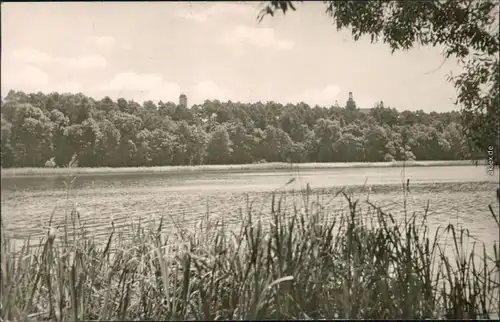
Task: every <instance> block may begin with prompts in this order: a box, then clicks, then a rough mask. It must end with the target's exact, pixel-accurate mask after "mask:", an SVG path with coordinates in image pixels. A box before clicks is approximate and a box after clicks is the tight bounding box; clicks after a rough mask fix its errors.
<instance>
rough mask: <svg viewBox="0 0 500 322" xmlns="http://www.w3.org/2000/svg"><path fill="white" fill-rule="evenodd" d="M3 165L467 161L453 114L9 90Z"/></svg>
mask: <svg viewBox="0 0 500 322" xmlns="http://www.w3.org/2000/svg"><path fill="white" fill-rule="evenodd" d="M1 119H2V124H1V141H2V142H1V165H2V167H3V168H9V167H44V166H45V167H47V166H50V167H62V166H65V165H67V164H68V162H69V161H70V160H71V159H72V157H73V156H76V157H77V159H78V162H79V165H80V166H82V167H139V166H167V165H201V164H248V163H261V162H291V163H302V162H379V161H393V160H397V161H399V160H463V159H473V158H474V155H473V153H472V152H471V149H470V148H469V146H470V144H469V143H470V142H469V141H468V139H467V138H466V136H465V135H464V131H463V129H462V126H461V121H460V113H459V112H458V111H452V112H446V113H437V112H430V113H425V112H423V111H422V110H418V111H416V112H412V111H401V112H400V111H397V110H396V109H395V108H391V107H386V106H384V103H383V102H380V103H378V104H376V106H374V107H373V108H372V109H371V110H368V111H367V112H364V111H362V110H360V109H359V108H358V107H357V106H356V102H355V101H354V100H353V99H349V100H347V101H346V103H345V106H339V104H338V103H335V104H334V105H332V106H328V107H321V106H314V107H311V106H309V105H307V104H306V103H303V102H302V103H298V104H286V105H283V104H279V103H275V102H266V103H263V102H256V103H240V102H231V101H228V102H220V101H218V100H212V101H209V100H206V101H205V102H204V103H203V104H201V105H194V106H192V107H191V108H187V107H186V106H184V105H180V104H176V103H172V102H166V103H164V102H162V101H159V102H158V103H157V104H155V103H153V102H152V101H146V102H144V103H143V104H142V105H141V104H139V103H137V102H134V101H132V100H126V99H124V98H119V99H118V100H116V101H114V100H112V99H111V98H109V97H105V98H103V99H101V100H96V99H93V98H91V97H88V96H85V95H83V94H81V93H78V94H68V93H64V94H60V93H50V94H44V93H41V92H38V93H31V94H27V93H24V92H21V91H14V90H11V91H10V92H9V93H8V94H7V96H6V97H5V98H4V100H3V101H2V104H1Z"/></svg>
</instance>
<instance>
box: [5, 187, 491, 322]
mask: <svg viewBox="0 0 500 322" xmlns="http://www.w3.org/2000/svg"><path fill="white" fill-rule="evenodd" d="M343 198H346V200H347V201H348V203H349V211H346V212H344V213H342V212H341V213H338V214H331V213H327V212H326V211H325V210H323V209H322V208H321V205H319V204H318V203H317V202H316V201H314V200H309V191H304V192H303V203H301V204H297V205H296V207H295V208H294V211H292V212H290V213H287V212H286V211H285V210H283V209H284V207H283V206H282V205H283V203H284V202H286V200H283V199H281V198H274V197H273V199H272V202H271V204H270V205H269V206H270V207H271V215H270V216H265V217H264V216H260V215H259V214H258V213H256V212H255V211H254V210H252V207H251V206H250V205H248V206H247V208H246V209H245V210H244V211H243V210H242V211H241V212H240V213H239V214H235V216H234V217H235V218H232V219H237V218H240V220H239V221H238V222H236V223H232V224H229V223H227V222H224V221H223V220H220V219H211V218H210V216H209V215H208V214H207V217H206V218H205V219H204V220H203V221H202V222H201V223H199V225H198V227H196V229H193V230H187V229H181V228H178V229H177V230H176V231H175V232H169V233H168V234H166V233H165V231H162V225H163V219H162V221H160V222H157V223H151V224H150V225H140V224H133V223H131V226H130V229H131V231H133V232H134V234H133V237H132V238H131V239H127V240H124V239H121V238H119V235H118V234H117V233H116V232H115V231H114V229H113V232H111V233H110V235H109V239H108V240H107V242H100V241H98V240H95V239H93V238H92V237H91V235H90V234H89V233H88V232H87V231H86V229H85V227H84V226H83V225H82V224H81V223H80V221H79V216H78V213H77V212H76V211H71V213H68V216H67V220H68V222H67V224H66V225H64V228H63V229H61V231H60V232H57V231H56V229H55V228H48V232H47V235H46V237H45V238H44V239H43V240H42V241H41V242H40V243H39V244H38V245H35V246H34V247H28V246H29V241H28V242H27V243H26V245H25V246H24V247H23V248H22V250H21V251H20V252H17V253H16V252H14V251H13V248H12V247H11V244H10V243H9V240H7V239H2V243H1V247H2V258H1V259H2V261H1V273H2V278H1V283H0V291H1V294H0V295H1V307H0V317H1V319H2V320H3V321H16V320H47V319H48V320H55V321H84V320H87V321H88V320H121V321H123V320H139V319H140V320H174V319H175V320H187V319H189V320H193V319H195V320H228V319H231V320H255V319H322V318H366V319H368V318H378V319H391V318H403V319H429V318H449V319H462V318H471V319H479V318H488V317H492V314H495V315H496V316H498V315H497V314H498V313H499V311H500V298H499V276H500V275H499V272H500V251H499V249H498V247H497V246H496V245H493V247H492V248H493V249H491V250H487V248H486V247H491V246H490V245H488V246H485V245H482V246H480V247H474V248H471V247H470V245H468V244H467V243H468V238H467V234H466V231H465V230H460V229H458V228H455V227H453V226H448V227H446V228H445V229H443V230H442V231H440V230H438V232H436V234H435V235H432V236H431V234H430V233H429V230H428V227H427V226H426V212H423V213H422V214H408V218H407V219H405V220H404V222H401V223H399V222H397V221H396V220H395V218H394V217H393V216H391V215H390V214H387V213H384V212H383V211H382V210H381V209H379V208H377V207H376V206H375V205H371V208H370V209H369V210H367V211H364V212H360V208H359V206H358V204H357V202H353V201H352V199H351V197H350V196H348V195H346V194H344V196H343ZM278 199H279V200H278ZM490 210H491V208H490ZM492 215H493V216H494V217H495V220H496V222H497V224H498V217H497V216H496V215H495V214H494V212H493V210H492ZM49 226H50V223H49ZM499 229H500V225H499ZM442 234H446V235H447V236H448V237H449V238H451V240H452V243H451V244H452V248H453V251H454V254H455V256H454V257H449V256H447V255H446V253H449V252H446V251H445V249H444V246H443V244H442V243H440V242H439V240H440V238H442ZM2 235H3V234H2ZM487 252H490V253H493V254H494V258H489V257H488V256H487ZM478 257H479V258H480V259H478Z"/></svg>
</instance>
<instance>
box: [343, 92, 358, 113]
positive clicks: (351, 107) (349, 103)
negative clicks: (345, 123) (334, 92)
mask: <svg viewBox="0 0 500 322" xmlns="http://www.w3.org/2000/svg"><path fill="white" fill-rule="evenodd" d="M345 108H346V109H348V110H355V109H356V102H354V99H353V98H352V92H349V99H348V100H347V102H346V104H345Z"/></svg>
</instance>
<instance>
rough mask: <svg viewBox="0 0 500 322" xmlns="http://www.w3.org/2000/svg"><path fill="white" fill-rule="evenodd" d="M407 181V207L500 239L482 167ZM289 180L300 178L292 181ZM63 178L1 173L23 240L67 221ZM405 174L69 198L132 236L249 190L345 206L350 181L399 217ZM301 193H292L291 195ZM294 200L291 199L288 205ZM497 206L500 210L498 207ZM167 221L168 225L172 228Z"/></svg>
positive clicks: (128, 178)
mask: <svg viewBox="0 0 500 322" xmlns="http://www.w3.org/2000/svg"><path fill="white" fill-rule="evenodd" d="M405 177H406V178H410V180H411V183H410V188H411V194H410V195H409V197H408V200H407V202H408V209H409V212H410V213H411V212H413V211H417V210H418V211H422V210H423V209H424V208H425V207H426V205H427V202H429V203H430V215H429V223H430V224H431V225H435V226H437V225H447V224H448V223H454V224H456V223H458V224H461V225H465V226H466V227H467V228H469V229H470V231H471V233H473V234H475V235H477V236H479V238H480V239H482V240H484V241H493V240H496V239H498V231H497V230H496V229H495V228H494V227H495V226H494V221H493V219H492V218H491V215H490V214H489V210H488V204H493V205H495V203H496V200H495V189H496V187H495V180H494V178H492V177H489V176H487V174H486V172H485V171H484V169H483V168H481V167H472V166H452V167H414V168H407V169H405ZM290 178H296V180H295V181H294V182H293V183H292V184H291V185H289V186H286V187H285V183H286V182H287V181H289V180H290ZM65 179H66V178H65V177H63V176H52V177H35V178H29V177H22V178H2V219H3V221H4V225H5V227H6V230H7V233H8V234H9V235H11V236H16V237H19V238H22V237H24V236H26V235H28V234H32V235H39V234H41V233H42V226H43V224H46V223H47V221H48V219H49V218H50V215H51V213H52V212H53V211H54V210H55V213H54V222H55V223H56V224H62V223H63V222H64V213H65V211H64V209H65V206H66V204H67V201H68V200H66V187H65V185H64V180H65ZM403 181H404V180H402V173H401V169H399V168H357V169H349V168H347V169H328V170H301V172H300V173H297V172H296V171H276V172H262V173H260V172H251V173H250V172H249V173H234V172H233V173H224V172H221V173H210V174H202V173H187V174H180V173H162V174H158V173H156V174H150V175H148V174H140V175H139V174H128V175H101V176H88V175H85V176H80V177H78V178H77V179H76V180H75V182H74V188H73V190H72V192H71V195H70V197H69V201H70V202H73V203H76V204H77V207H78V210H79V212H80V214H81V220H82V221H83V222H84V223H85V225H86V226H87V228H89V229H90V230H91V231H92V232H93V233H94V234H95V236H102V235H105V234H106V233H107V232H109V229H110V221H111V220H113V221H114V222H115V226H116V227H117V228H122V230H123V232H124V233H125V234H127V229H125V227H126V228H128V226H127V223H128V222H130V221H137V220H139V219H142V220H147V219H149V218H150V217H151V216H167V215H168V216H167V218H171V219H172V220H176V221H178V222H180V223H183V224H185V225H192V224H193V223H195V222H197V221H199V218H200V216H202V215H205V214H206V211H207V206H208V207H209V210H210V213H212V214H218V215H221V216H224V218H226V219H227V220H229V221H232V220H237V218H239V216H238V214H237V212H238V210H239V209H240V208H245V200H246V195H247V194H248V196H249V200H250V201H252V202H253V204H254V207H253V208H254V209H257V210H260V209H262V211H263V212H264V213H266V212H267V209H268V208H270V192H272V191H276V190H278V191H291V190H292V189H296V190H297V189H300V188H304V187H305V185H306V183H309V184H310V186H311V187H312V188H314V190H313V194H315V195H318V196H321V197H322V198H323V199H324V203H325V204H326V205H325V206H326V208H327V209H329V210H340V209H342V208H343V207H345V201H343V200H341V199H340V197H338V198H337V199H335V200H331V196H332V194H333V193H334V192H336V191H338V190H339V189H340V188H341V187H344V186H350V190H351V192H354V193H355V196H357V197H359V198H360V199H366V197H367V194H368V189H366V187H365V188H363V187H362V186H363V185H364V184H365V182H366V183H367V185H369V186H370V187H371V192H370V197H369V198H370V201H371V202H375V203H376V204H378V205H382V206H384V208H385V209H386V210H390V211H392V212H394V213H395V214H398V213H399V214H401V212H402V208H403V207H402V204H403V194H402V192H401V183H402V182H403ZM298 197H299V196H292V195H290V196H289V197H288V199H294V198H295V200H296V201H300V200H301V199H297V198H298ZM291 201H292V200H289V202H288V203H287V204H289V205H290V206H291V203H292V202H291ZM494 208H495V209H497V208H498V207H494ZM172 220H167V221H168V222H169V223H167V225H166V227H167V229H168V227H169V224H170V226H171V225H172Z"/></svg>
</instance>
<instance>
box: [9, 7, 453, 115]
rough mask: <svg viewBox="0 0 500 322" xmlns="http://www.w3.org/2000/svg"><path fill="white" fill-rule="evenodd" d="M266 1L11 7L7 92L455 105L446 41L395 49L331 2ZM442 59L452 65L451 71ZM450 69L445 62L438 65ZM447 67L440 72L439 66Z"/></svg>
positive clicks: (399, 105)
mask: <svg viewBox="0 0 500 322" xmlns="http://www.w3.org/2000/svg"><path fill="white" fill-rule="evenodd" d="M259 6H260V3H258V2H253V3H247V4H228V3H196V2H193V3H188V2H184V3H169V2H150V3H147V2H122V3H119V2H107V3H106V2H79V3H65V2H53V3H2V10H1V15H2V17H1V18H2V29H1V30H2V35H1V36H2V38H1V40H2V66H1V67H2V69H1V72H2V75H1V76H2V80H1V81H2V82H1V86H2V95H3V96H5V95H6V94H7V91H8V90H9V89H17V90H23V91H26V92H34V91H43V92H50V91H58V92H82V93H84V94H86V95H89V96H92V97H94V98H97V99H100V98H102V97H104V96H110V97H111V98H113V99H116V98H118V97H124V98H126V99H135V100H137V101H139V102H142V101H144V100H153V101H157V100H163V101H174V102H177V101H178V97H179V94H180V93H181V92H183V93H185V94H186V95H187V96H188V104H189V105H192V104H197V103H202V102H203V101H204V100H205V99H219V100H221V101H226V100H232V101H241V102H253V101H259V100H260V101H270V100H273V101H276V102H281V103H287V102H291V103H296V102H300V101H304V102H306V103H308V104H310V105H315V104H318V105H321V106H330V105H332V104H334V102H335V100H338V101H339V103H340V104H342V105H343V104H344V103H345V101H346V99H347V97H348V92H350V91H352V92H353V95H354V99H355V101H356V102H357V104H358V106H359V107H361V108H369V107H372V105H373V103H374V102H376V101H380V100H383V101H384V103H385V104H386V105H389V106H391V107H395V108H396V109H398V110H405V109H408V110H418V109H422V110H424V111H426V112H430V111H438V112H443V111H450V110H456V109H457V108H456V107H455V106H454V105H453V100H454V99H455V97H456V94H455V90H454V88H453V86H452V85H451V84H450V83H448V82H447V75H448V74H449V73H450V72H452V71H453V72H454V74H456V73H457V72H458V69H457V67H456V64H455V62H454V61H452V60H447V61H446V62H444V64H442V63H443V57H442V56H441V49H440V48H417V49H414V50H412V51H410V52H406V53H395V54H394V55H391V53H390V50H389V48H388V46H387V45H384V44H370V43H369V40H368V39H361V40H360V41H358V42H354V40H352V38H351V36H350V33H349V32H348V31H343V32H338V31H336V28H335V27H334V26H333V25H332V19H331V18H329V17H328V16H326V15H325V14H324V5H323V4H322V3H306V4H303V5H298V9H299V10H298V11H297V12H291V13H290V14H288V13H287V15H286V16H283V15H281V14H279V15H277V16H275V17H274V18H272V17H270V16H269V17H266V18H264V20H263V21H262V22H261V23H260V24H259V23H258V21H257V19H256V16H257V14H258V10H259V8H260V7H259ZM441 65H442V66H441ZM440 66H441V67H440ZM439 67H440V68H439Z"/></svg>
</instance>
